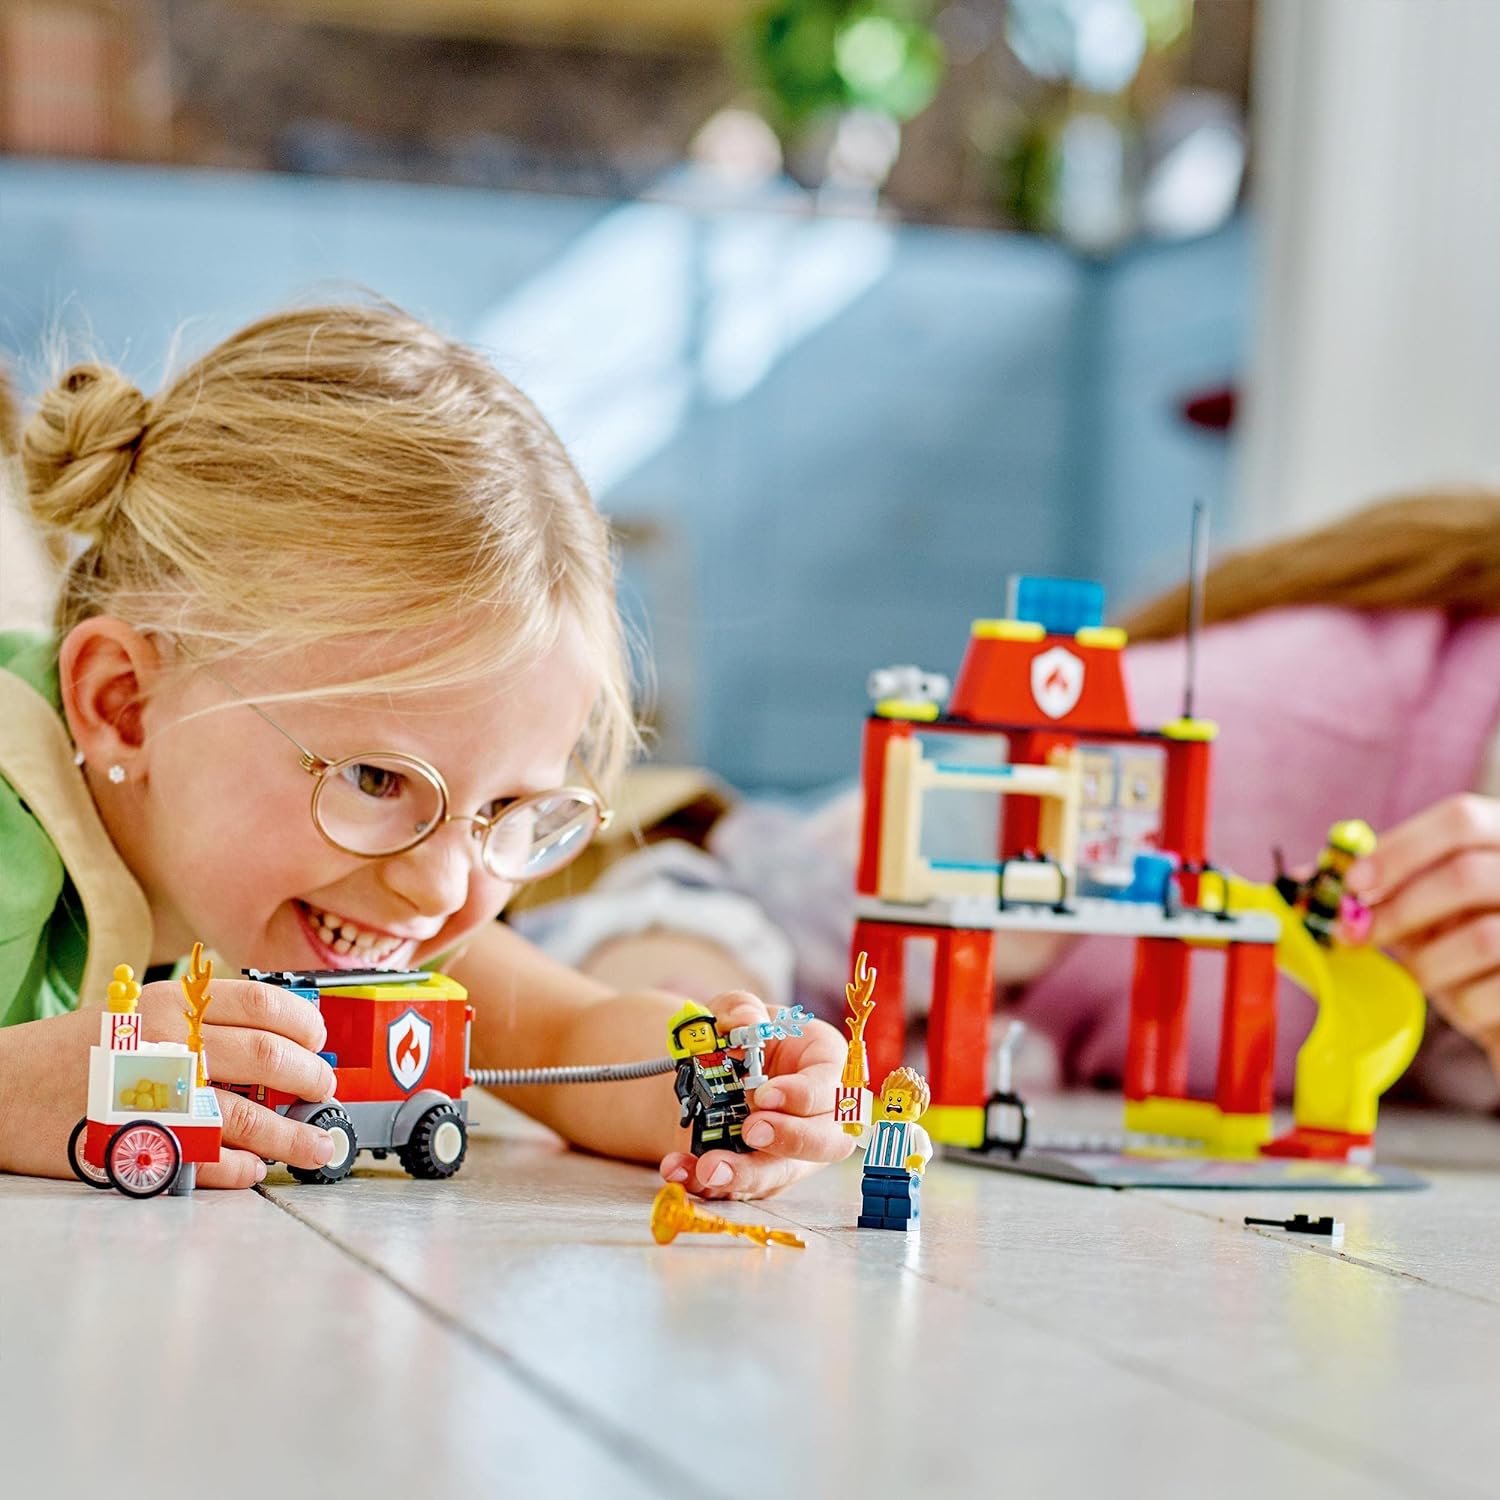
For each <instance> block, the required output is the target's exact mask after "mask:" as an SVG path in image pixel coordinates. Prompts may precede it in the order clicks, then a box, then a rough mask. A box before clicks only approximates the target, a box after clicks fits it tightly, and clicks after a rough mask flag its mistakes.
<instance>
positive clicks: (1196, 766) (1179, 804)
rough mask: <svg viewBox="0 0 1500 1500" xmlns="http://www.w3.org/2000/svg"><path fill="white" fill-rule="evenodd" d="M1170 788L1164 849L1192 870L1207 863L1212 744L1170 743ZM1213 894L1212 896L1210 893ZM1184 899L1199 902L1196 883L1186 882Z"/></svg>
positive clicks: (1164, 821) (1163, 815)
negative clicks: (1197, 900)
mask: <svg viewBox="0 0 1500 1500" xmlns="http://www.w3.org/2000/svg"><path fill="white" fill-rule="evenodd" d="M1165 745H1166V751H1167V785H1166V791H1165V793H1164V794H1163V797H1162V809H1161V846H1162V848H1163V849H1169V850H1171V851H1172V852H1173V853H1175V854H1176V855H1177V856H1178V857H1179V858H1180V859H1181V860H1182V862H1183V864H1184V865H1186V866H1188V867H1189V868H1191V867H1193V866H1197V865H1202V864H1204V863H1206V862H1207V860H1208V792H1209V774H1210V771H1211V769H1212V766H1213V742H1212V741H1211V740H1167V741H1165ZM1210 894H1212V892H1210ZM1183 895H1184V896H1185V897H1186V898H1187V899H1188V900H1189V901H1194V900H1196V899H1197V881H1196V880H1193V879H1191V878H1189V879H1188V880H1186V881H1184V888H1183Z"/></svg>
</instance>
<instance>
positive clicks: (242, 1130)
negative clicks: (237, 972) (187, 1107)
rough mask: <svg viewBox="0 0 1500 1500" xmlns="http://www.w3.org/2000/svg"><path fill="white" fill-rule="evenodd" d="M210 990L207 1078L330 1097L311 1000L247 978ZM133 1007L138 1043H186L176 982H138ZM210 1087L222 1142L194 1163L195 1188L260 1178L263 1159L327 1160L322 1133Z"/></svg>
mask: <svg viewBox="0 0 1500 1500" xmlns="http://www.w3.org/2000/svg"><path fill="white" fill-rule="evenodd" d="M211 992H212V995H213V1003H212V1004H211V1005H210V1006H209V1008H208V1011H207V1014H206V1015H205V1016H204V1020H203V1052H204V1056H205V1058H206V1060H207V1063H208V1075H209V1078H210V1079H211V1080H212V1081H213V1082H214V1083H248V1084H261V1085H264V1087H266V1088H267V1089H276V1090H279V1091H280V1092H282V1093H286V1094H292V1095H295V1096H296V1097H297V1098H299V1099H306V1100H308V1101H309V1102H310V1103H321V1102H322V1101H323V1100H324V1099H331V1098H332V1097H333V1089H334V1077H333V1069H332V1068H330V1067H329V1066H328V1064H327V1063H326V1062H325V1061H324V1060H323V1059H322V1058H321V1057H319V1056H318V1052H319V1051H320V1050H321V1049H322V1047H323V1045H324V1042H325V1041H326V1040H327V1030H326V1028H325V1026H324V1024H323V1017H322V1015H321V1014H320V1013H319V1011H318V1008H317V1007H316V1006H315V1005H309V1004H308V1003H307V1001H306V1000H304V999H302V997H301V996H300V995H293V994H291V993H290V992H288V991H287V990H283V989H280V988H278V987H277V986H276V985H274V984H257V983H256V982H255V981H254V980H251V979H217V978H216V979H215V980H214V981H213V985H212V991H211ZM138 1009H139V1010H140V1013H141V1035H142V1037H143V1038H144V1039H145V1040H147V1041H153V1042H185V1041H187V1036H188V1027H187V1017H186V1016H184V1014H183V1011H184V1009H185V1002H184V999H183V994H182V986H181V985H180V984H179V983H178V982H177V981H176V980H175V979H174V980H164V981H162V982H161V983H159V984H148V985H145V986H143V987H142V989H141V998H140V1000H139V1002H138ZM90 1014H92V1015H94V1016H96V1017H97V1014H98V1013H97V1012H90ZM97 1024H98V1022H97V1020H96V1021H95V1025H96V1026H97ZM215 1092H216V1093H217V1094H218V1096H219V1108H220V1109H221V1110H222V1111H223V1114H224V1144H223V1147H222V1148H221V1150H220V1153H219V1160H218V1162H217V1164H215V1165H212V1166H210V1165H207V1164H205V1165H204V1166H201V1167H199V1169H198V1182H199V1184H200V1185H201V1186H203V1187H228V1188H234V1187H250V1186H251V1185H252V1184H254V1183H257V1182H259V1181H261V1179H262V1178H264V1177H265V1175H266V1168H265V1163H264V1162H263V1161H262V1158H263V1157H266V1158H269V1159H270V1160H272V1161H280V1162H286V1163H288V1164H289V1165H290V1166H294V1167H320V1166H322V1165H323V1164H324V1163H325V1162H327V1161H329V1160H331V1159H332V1156H333V1152H334V1142H333V1138H332V1137H331V1136H330V1135H329V1134H328V1132H327V1131H326V1130H318V1129H316V1128H315V1127H313V1126H311V1125H304V1124H301V1123H299V1122H298V1121H295V1120H288V1119H287V1118H286V1117H285V1116H284V1115H278V1114H277V1113H276V1112H275V1110H272V1109H267V1108H266V1106H265V1105H263V1104H256V1103H255V1102H254V1101H253V1100H250V1099H247V1098H245V1097H244V1096H243V1095H241V1094H231V1093H229V1092H228V1091H226V1090H225V1089H216V1090H215ZM82 1102H83V1101H82V1100H81V1099H80V1101H79V1104H80V1108H79V1113H80V1114H81V1113H82Z"/></svg>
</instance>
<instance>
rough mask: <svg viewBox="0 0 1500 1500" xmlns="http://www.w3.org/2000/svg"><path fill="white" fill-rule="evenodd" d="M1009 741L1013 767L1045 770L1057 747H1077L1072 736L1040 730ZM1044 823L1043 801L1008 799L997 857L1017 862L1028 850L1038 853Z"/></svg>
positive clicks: (1008, 754)
mask: <svg viewBox="0 0 1500 1500" xmlns="http://www.w3.org/2000/svg"><path fill="white" fill-rule="evenodd" d="M1008 739H1009V744H1008V746H1007V750H1006V758H1007V759H1008V761H1009V762H1010V764H1011V765H1013V766H1044V765H1046V764H1047V757H1048V756H1049V755H1051V754H1052V751H1053V750H1054V749H1055V748H1056V747H1057V746H1058V745H1065V746H1066V745H1072V744H1075V743H1076V741H1075V739H1074V737H1073V736H1072V735H1070V734H1050V733H1046V732H1044V731H1040V730H1016V731H1014V732H1013V733H1012V734H1010V735H1009V736H1008ZM1041 822H1042V799H1041V798H1040V797H1007V798H1006V799H1005V812H1004V817H1003V821H1002V823H1001V835H1000V850H999V855H998V857H999V858H1000V859H1014V858H1015V857H1016V856H1017V855H1018V854H1021V853H1023V852H1024V851H1025V850H1027V849H1035V848H1036V846H1037V842H1038V840H1039V839H1040V838H1041Z"/></svg>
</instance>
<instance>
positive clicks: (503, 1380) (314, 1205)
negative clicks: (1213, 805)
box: [0, 1100, 1500, 1500]
mask: <svg viewBox="0 0 1500 1500" xmlns="http://www.w3.org/2000/svg"><path fill="white" fill-rule="evenodd" d="M1039 1113H1040V1115H1041V1118H1042V1123H1043V1124H1044V1125H1045V1126H1048V1127H1064V1128H1067V1127H1077V1126H1086V1125H1092V1124H1094V1123H1097V1122H1099V1121H1100V1120H1101V1119H1104V1120H1107V1119H1108V1118H1109V1116H1110V1115H1111V1114H1112V1113H1113V1110H1112V1107H1110V1106H1108V1105H1105V1104H1103V1102H1102V1101H1099V1100H1083V1101H1060V1102H1056V1103H1053V1104H1052V1105H1051V1106H1048V1105H1047V1104H1045V1103H1043V1105H1042V1107H1041V1110H1040V1111H1039ZM510 1129H511V1128H510V1127H507V1126H505V1125H504V1123H503V1122H502V1123H501V1124H500V1125H499V1126H498V1128H497V1127H496V1126H495V1125H493V1124H492V1125H491V1128H489V1129H486V1130H481V1131H480V1132H479V1133H478V1134H477V1135H476V1138H475V1140H474V1143H473V1145H472V1148H471V1154H470V1158H469V1160H468V1162H467V1163H466V1164H465V1166H464V1169H463V1171H462V1172H461V1173H460V1175H459V1176H458V1177H457V1178H456V1179H455V1180H454V1181H452V1182H450V1183H446V1184H414V1183H411V1182H409V1181H407V1180H406V1179H405V1178H404V1177H402V1176H401V1175H400V1174H399V1173H398V1172H393V1171H391V1170H387V1168H388V1166H389V1165H390V1164H385V1165H381V1164H375V1163H372V1164H370V1165H369V1166H368V1167H364V1168H362V1169H361V1170H360V1171H359V1173H357V1175H356V1176H355V1178H354V1179H352V1180H351V1181H350V1182H347V1183H345V1184H342V1185H340V1186H337V1187H334V1188H330V1189H315V1188H304V1187H298V1186H296V1185H294V1184H291V1183H290V1182H289V1181H287V1180H285V1179H280V1180H279V1183H278V1185H273V1186H271V1187H269V1188H268V1189H267V1190H266V1191H265V1192H264V1193H259V1194H250V1193H247V1194H239V1195H233V1196H231V1195H224V1194H213V1193H200V1194H198V1195H196V1196H195V1197H193V1198H191V1199H188V1200H167V1199H163V1200H157V1201H154V1202H151V1203H145V1204H137V1203H131V1202H127V1201H126V1200H124V1199H121V1198H119V1197H117V1196H116V1195H114V1194H105V1193H94V1192H90V1191H88V1190H86V1189H85V1188H83V1187H82V1186H81V1185H78V1184H72V1183H48V1182H35V1181H29V1180H21V1179H3V1180H0V1267H3V1268H4V1274H3V1280H0V1446H3V1451H4V1454H5V1465H4V1472H5V1483H4V1485H3V1488H4V1491H5V1492H6V1493H8V1494H16V1495H33V1494H34V1495H57V1496H73V1495H84V1494H98V1495H106V1494H107V1495H109V1496H110V1497H111V1500H137V1497H145V1496H148V1495H153V1496H154V1495H162V1494H170V1493H174V1492H175V1489H176V1487H177V1482H169V1476H170V1475H171V1474H175V1475H177V1476H178V1481H179V1482H180V1485H181V1487H182V1488H184V1489H192V1490H197V1489H203V1490H211V1491H212V1493H214V1494H215V1495H216V1496H221V1497H237V1496H241V1495H243V1496H250V1495H256V1496H263V1495H266V1494H270V1493H274V1494H277V1495H279V1496H302V1495H311V1494H314V1493H317V1494H320V1495H327V1496H340V1497H342V1496H359V1497H362V1500H384V1497H396V1496H418V1495H420V1496H423V1497H425V1496H429V1495H439V1494H450V1495H451V1494H456V1493H462V1492H467V1493H471V1494H477V1495H499V1494H507V1495H527V1496H533V1495H536V1496H551V1495H583V1494H589V1495H591V1496H596V1497H597V1496H615V1495H622V1496H623V1495H630V1496H634V1495H659V1496H664V1495H672V1496H678V1495H680V1496H741V1495H742V1496H747V1497H749V1496H756V1497H767V1496H798V1497H800V1496H817V1497H822V1496H844V1495H849V1496H853V1495H913V1496H914V1495H922V1496H928V1495H933V1496H947V1495H973V1496H993V1495H999V1494H1003V1495H1010V1496H1018V1497H1019V1496H1026V1497H1031V1496H1040V1495H1047V1496H1070V1495H1079V1496H1082V1495H1088V1496H1094V1495H1112V1496H1126V1497H1129V1496H1141V1497H1146V1496H1150V1497H1153V1500H1160V1497H1162V1496H1177V1495H1183V1496H1187V1495H1192V1496H1213V1497H1235V1496H1245V1497H1251V1496H1254V1497H1257V1500H1263V1497H1265V1496H1266V1495H1272V1494H1278V1493H1279V1494H1283V1495H1293V1496H1304V1495H1313V1494H1318V1495H1335V1496H1377V1495H1407V1496H1413V1497H1423V1500H1432V1497H1439V1496H1479V1495H1487V1494H1494V1493H1495V1477H1494V1476H1495V1461H1494V1438H1493V1431H1494V1412H1495V1410H1496V1407H1497V1404H1500V1365H1497V1363H1496V1359H1495V1350H1496V1348H1497V1347H1500V1264H1497V1260H1496V1257H1495V1255H1494V1254H1493V1226H1494V1225H1495V1224H1496V1222H1497V1216H1500V1171H1497V1170H1496V1168H1497V1166H1500V1126H1497V1125H1496V1124H1495V1123H1494V1122H1491V1121H1476V1120H1455V1119H1447V1118H1443V1117H1438V1116H1427V1117H1411V1116H1408V1117H1405V1118H1404V1119H1401V1118H1397V1119H1394V1120H1391V1121H1388V1122H1387V1129H1386V1133H1385V1135H1384V1136H1383V1142H1384V1144H1385V1146H1386V1155H1387V1156H1388V1158H1390V1159H1392V1160H1398V1161H1401V1162H1405V1163H1407V1164H1412V1165H1421V1166H1425V1167H1427V1168H1430V1169H1431V1172H1432V1177H1433V1180H1434V1186H1433V1187H1432V1189H1431V1190H1429V1191H1427V1192H1421V1193H1398V1194H1385V1195H1365V1196H1357V1197H1356V1196H1344V1197H1335V1196H1333V1195H1329V1194H1322V1195H1315V1194H1295V1193H1281V1194H1268V1193H1254V1194H1232V1195H1231V1194H1211V1193H1200V1194H1193V1193H1187V1192H1181V1193H1110V1192H1099V1191H1091V1190H1087V1189H1081V1188H1069V1187H1064V1186H1060V1185H1056V1184H1051V1183H1046V1182H1038V1181H1030V1180H1020V1179H1016V1178H1013V1177H1010V1176H1007V1175H1003V1174H999V1173H987V1172H983V1171H977V1170H974V1169H971V1168H966V1167H961V1166H957V1165H944V1164H941V1163H938V1164H935V1165H934V1166H933V1168H932V1169H931V1170H930V1173H929V1177H928V1180H927V1184H926V1188H925V1190H924V1204H923V1214H924V1229H923V1232H922V1234H921V1235H920V1236H919V1237H912V1238H907V1237H905V1236H898V1235H895V1234H879V1233H874V1232H859V1231H856V1230H855V1229H853V1228H852V1227H851V1224H852V1221H853V1217H854V1214H855V1212H856V1211H857V1202H858V1182H857V1176H856V1171H855V1169H854V1167H853V1165H852V1164H845V1165H844V1166H843V1167H840V1168H835V1169H831V1170H829V1171H827V1172H824V1173H822V1174H820V1175H819V1176H818V1177H816V1178H815V1179H813V1180H811V1181H809V1182H807V1183H804V1184H802V1185H800V1186H799V1187H797V1188H795V1189H793V1190H792V1191H791V1192H790V1193H788V1194H787V1195H785V1196H784V1197H783V1198H780V1199H776V1200H772V1201H771V1202H768V1203H763V1204H759V1205H729V1206H727V1207H726V1209H725V1212H727V1213H728V1214H730V1215H732V1216H735V1217H739V1218H743V1219H746V1220H753V1221H766V1222H770V1223H773V1224H777V1225H781V1226H789V1227H793V1228H796V1229H797V1230H798V1231H799V1232H800V1233H801V1234H802V1235H803V1236H804V1237H805V1238H806V1239H807V1241H808V1248H807V1250H806V1251H801V1252H799V1251H794V1250H784V1251H783V1250H772V1251H760V1250H757V1249H754V1248H753V1247H747V1246H745V1245H742V1244H741V1243H739V1242H737V1241H728V1240H724V1239H721V1238H718V1237H713V1238H709V1237H695V1238H693V1239H690V1240H682V1241H679V1242H678V1243H676V1244H674V1245H671V1246H669V1247H666V1248H659V1247H658V1246H656V1245H655V1244H653V1243H652V1242H651V1239H650V1236H649V1234H648V1231H647V1217H648V1213H649V1207H650V1202H651V1198H652V1195H653V1193H654V1191H655V1188H656V1185H657V1183H656V1179H655V1177H654V1175H653V1174H651V1173H650V1172H648V1171H646V1170H644V1169H639V1168H631V1167H626V1166H621V1165H619V1164H616V1163H610V1162H605V1161H600V1160H596V1159H591V1158H587V1157H582V1156H575V1155H569V1154H565V1153H562V1152H560V1151H559V1150H558V1148H557V1147H555V1146H554V1145H553V1144H551V1143H550V1142H549V1141H546V1140H541V1139H539V1138H537V1137H536V1136H535V1134H534V1133H531V1134H523V1135H517V1134H513V1133H510ZM1295 1211H1305V1212H1309V1213H1322V1212H1334V1213H1336V1214H1337V1215H1338V1216H1339V1217H1340V1218H1341V1219H1342V1220H1343V1221H1344V1222H1345V1224H1346V1225H1347V1233H1346V1238H1345V1241H1344V1244H1343V1248H1342V1251H1341V1252H1334V1251H1331V1250H1329V1249H1327V1248H1322V1247H1320V1246H1318V1245H1316V1244H1314V1243H1311V1242H1303V1241H1296V1240H1293V1239H1290V1238H1288V1237H1285V1236H1283V1235H1281V1234H1279V1233H1277V1232H1274V1231H1255V1230H1247V1229H1246V1228H1244V1227H1243V1225H1242V1224H1241V1218H1242V1216H1243V1215H1244V1214H1246V1213H1254V1214H1265V1213H1274V1214H1276V1215H1277V1216H1285V1215H1288V1214H1290V1213H1292V1212H1295ZM190 1479H191V1481H192V1482H191V1483H189V1480H190Z"/></svg>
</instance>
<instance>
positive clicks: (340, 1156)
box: [287, 1104, 359, 1182]
mask: <svg viewBox="0 0 1500 1500" xmlns="http://www.w3.org/2000/svg"><path fill="white" fill-rule="evenodd" d="M307 1123H308V1124H309V1125H312V1126H314V1127H316V1128H317V1129H318V1130H326V1131H327V1132H328V1133H329V1135H331V1136H332V1137H333V1155H332V1156H331V1157H329V1159H328V1160H327V1161H326V1162H325V1163H324V1164H323V1165H322V1166H321V1167H311V1168H309V1167H288V1168H287V1171H289V1172H290V1173H291V1174H292V1176H293V1177H295V1178H296V1179H297V1181H298V1182H342V1181H343V1180H344V1178H346V1177H347V1176H348V1175H349V1173H350V1172H351V1171H352V1170H353V1168H354V1158H355V1155H356V1154H357V1153H358V1151H359V1137H358V1136H357V1135H356V1134H355V1133H354V1121H353V1120H351V1119H350V1118H349V1116H348V1115H347V1114H345V1113H344V1111H343V1110H341V1109H340V1108H339V1107H338V1106H337V1105H334V1104H330V1105H329V1106H328V1107H327V1108H326V1109H320V1110H319V1111H318V1112H317V1113H316V1114H315V1115H311V1116H309V1118H308V1121H307Z"/></svg>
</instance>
